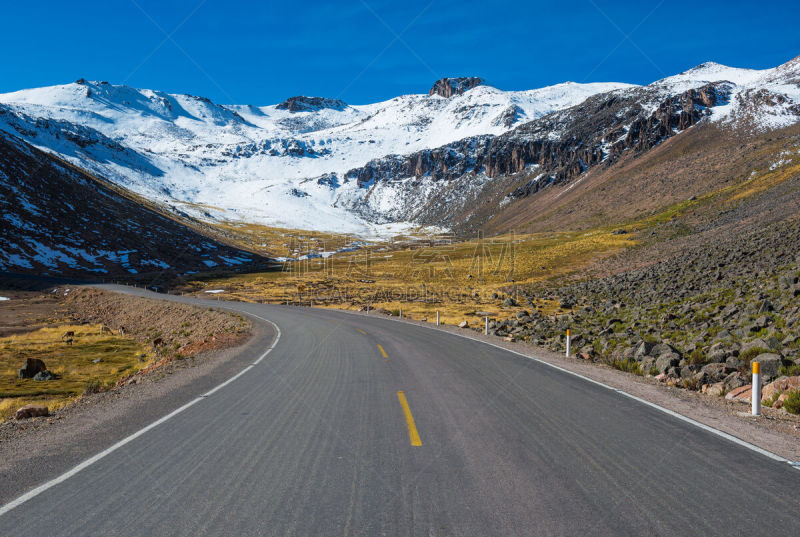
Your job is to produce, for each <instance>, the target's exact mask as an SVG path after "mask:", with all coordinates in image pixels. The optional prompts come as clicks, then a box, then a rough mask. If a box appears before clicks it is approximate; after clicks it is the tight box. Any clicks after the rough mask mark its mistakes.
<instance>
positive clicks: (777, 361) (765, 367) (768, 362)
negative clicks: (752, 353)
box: [753, 352, 784, 380]
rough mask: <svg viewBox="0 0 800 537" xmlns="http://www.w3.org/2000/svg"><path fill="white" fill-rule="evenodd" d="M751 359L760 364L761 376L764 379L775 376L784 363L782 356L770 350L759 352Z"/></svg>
mask: <svg viewBox="0 0 800 537" xmlns="http://www.w3.org/2000/svg"><path fill="white" fill-rule="evenodd" d="M753 361H754V362H758V363H760V364H761V377H762V378H763V379H765V380H771V379H774V378H775V377H777V376H778V372H779V371H780V368H781V366H782V365H784V363H783V357H782V356H781V355H780V354H775V353H772V352H765V353H763V354H759V355H758V356H756V357H755V358H754V359H753Z"/></svg>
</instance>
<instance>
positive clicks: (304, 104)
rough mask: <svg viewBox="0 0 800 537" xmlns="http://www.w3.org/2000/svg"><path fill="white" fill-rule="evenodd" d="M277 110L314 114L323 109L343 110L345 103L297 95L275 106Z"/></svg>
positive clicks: (325, 98)
mask: <svg viewBox="0 0 800 537" xmlns="http://www.w3.org/2000/svg"><path fill="white" fill-rule="evenodd" d="M275 108H277V109H278V110H288V111H289V112H315V111H317V110H322V109H323V108H330V109H333V110H344V109H345V108H347V103H346V102H344V101H342V100H339V99H328V98H327V97H306V96H304V95H298V96H295V97H289V98H288V99H286V100H285V101H283V102H282V103H280V104H278V105H276V106H275Z"/></svg>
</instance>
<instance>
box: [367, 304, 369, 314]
mask: <svg viewBox="0 0 800 537" xmlns="http://www.w3.org/2000/svg"><path fill="white" fill-rule="evenodd" d="M367 315H369V302H367Z"/></svg>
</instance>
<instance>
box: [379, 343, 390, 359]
mask: <svg viewBox="0 0 800 537" xmlns="http://www.w3.org/2000/svg"><path fill="white" fill-rule="evenodd" d="M378 350H379V351H381V355H383V357H384V358H388V357H389V355H388V354H386V351H385V350H383V347H381V344H380V343H378Z"/></svg>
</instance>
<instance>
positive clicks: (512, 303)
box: [503, 297, 517, 308]
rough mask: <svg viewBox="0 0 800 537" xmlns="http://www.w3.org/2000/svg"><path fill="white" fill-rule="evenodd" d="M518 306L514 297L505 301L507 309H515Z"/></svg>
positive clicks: (504, 304)
mask: <svg viewBox="0 0 800 537" xmlns="http://www.w3.org/2000/svg"><path fill="white" fill-rule="evenodd" d="M516 305H517V301H516V300H514V298H513V297H508V298H507V299H505V300H504V301H503V306H505V307H506V308H513V307H515V306H516Z"/></svg>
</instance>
